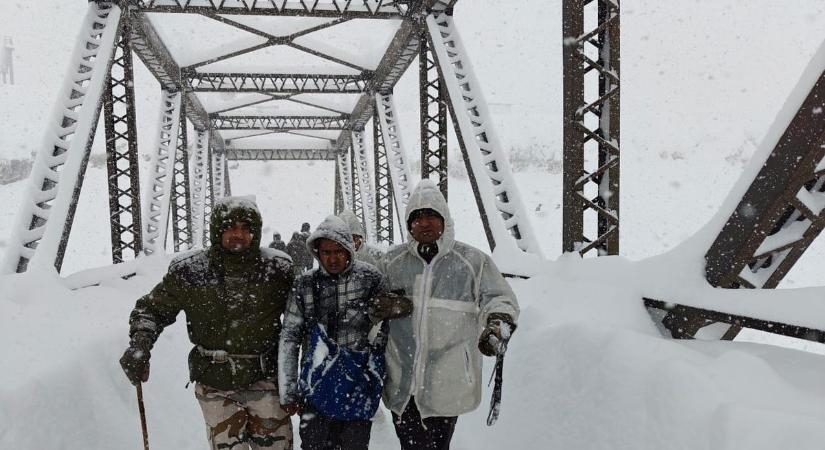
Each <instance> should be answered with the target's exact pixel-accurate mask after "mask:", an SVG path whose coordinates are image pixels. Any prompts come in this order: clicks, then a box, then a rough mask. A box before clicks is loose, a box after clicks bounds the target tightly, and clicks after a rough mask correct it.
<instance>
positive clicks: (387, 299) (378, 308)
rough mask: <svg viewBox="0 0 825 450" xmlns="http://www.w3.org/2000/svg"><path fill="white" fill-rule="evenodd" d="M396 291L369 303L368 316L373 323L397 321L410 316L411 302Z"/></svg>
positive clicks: (379, 296) (382, 295)
mask: <svg viewBox="0 0 825 450" xmlns="http://www.w3.org/2000/svg"><path fill="white" fill-rule="evenodd" d="M402 294H403V293H399V292H398V291H393V292H387V293H384V294H381V295H378V296H377V297H375V298H373V299H372V300H371V301H370V305H369V316H370V319H372V320H373V321H374V322H380V321H382V320H389V319H398V318H399V317H407V316H409V315H410V314H412V309H413V306H412V300H410V299H409V298H407V297H405V296H404V295H402Z"/></svg>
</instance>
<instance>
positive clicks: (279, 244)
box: [269, 231, 286, 252]
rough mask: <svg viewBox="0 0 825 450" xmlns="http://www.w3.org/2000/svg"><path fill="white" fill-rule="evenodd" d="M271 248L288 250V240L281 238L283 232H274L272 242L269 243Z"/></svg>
mask: <svg viewBox="0 0 825 450" xmlns="http://www.w3.org/2000/svg"><path fill="white" fill-rule="evenodd" d="M269 248H274V249H275V250H280V251H282V252H286V242H284V241H282V240H281V233H278V232H277V231H276V232H274V233H272V242H270V243H269Z"/></svg>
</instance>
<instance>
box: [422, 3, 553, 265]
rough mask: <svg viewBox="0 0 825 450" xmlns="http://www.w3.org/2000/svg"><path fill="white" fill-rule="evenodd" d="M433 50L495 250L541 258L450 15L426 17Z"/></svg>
mask: <svg viewBox="0 0 825 450" xmlns="http://www.w3.org/2000/svg"><path fill="white" fill-rule="evenodd" d="M427 29H428V32H429V35H430V39H431V42H432V44H433V45H432V47H433V51H434V52H435V55H436V59H437V62H438V66H439V69H440V72H441V74H442V77H443V78H444V82H445V84H446V86H447V92H448V94H449V100H450V105H451V107H450V112H451V114H452V116H453V121H454V124H455V129H456V134H457V135H458V138H459V139H458V141H459V144H460V145H461V149H462V153H463V154H464V157H465V159H466V161H467V163H468V164H467V168H468V172H469V173H470V178H471V181H473V182H474V183H473V186H474V189H473V190H474V193H475V194H476V201H477V203H478V206H479V212H481V215H482V221H483V222H484V225H485V227H484V228H485V232H486V233H487V239H488V242H489V244H490V248H491V250H493V251H494V252H498V253H499V254H500V255H503V254H507V255H514V256H515V257H518V256H520V255H521V254H523V253H522V252H526V253H530V254H533V255H538V256H540V255H541V249H540V248H539V245H538V241H537V240H536V237H535V233H534V232H533V229H532V225H531V224H530V219H529V216H528V215H527V213H526V210H525V208H524V205H523V204H522V201H521V196H520V194H519V192H518V188H517V187H516V184H515V181H514V180H513V178H512V171H511V170H510V163H509V161H508V159H507V155H506V154H505V153H504V151H503V149H502V146H501V143H500V142H499V140H498V137H497V136H496V133H495V130H494V128H493V122H492V120H491V119H490V116H489V111H488V107H487V103H486V102H485V100H484V97H483V95H482V93H481V85H480V83H479V82H478V80H477V79H476V77H475V74H474V73H473V69H472V65H471V64H470V60H469V57H468V55H467V53H466V50H465V49H464V45H463V43H462V40H461V38H460V36H459V34H458V31H457V30H456V27H455V25H454V24H453V19H452V17H451V16H450V15H449V14H446V13H434V14H431V15H429V16H427Z"/></svg>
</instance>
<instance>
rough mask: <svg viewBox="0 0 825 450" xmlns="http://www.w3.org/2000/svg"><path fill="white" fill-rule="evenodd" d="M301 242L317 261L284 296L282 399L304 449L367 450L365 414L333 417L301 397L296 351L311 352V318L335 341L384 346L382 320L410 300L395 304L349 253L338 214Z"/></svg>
mask: <svg viewBox="0 0 825 450" xmlns="http://www.w3.org/2000/svg"><path fill="white" fill-rule="evenodd" d="M306 246H307V249H308V250H309V251H310V252H311V253H312V254H313V255H314V256H315V258H316V259H318V262H319V266H320V267H318V268H316V269H312V270H310V271H308V272H306V273H304V274H303V275H302V276H301V277H300V278H298V279H297V280H296V282H295V284H294V286H293V290H292V292H291V293H290V296H289V299H288V300H287V309H286V313H285V314H284V326H283V330H282V331H281V340H280V348H279V352H278V364H279V372H278V386H279V389H280V393H281V404H282V405H283V409H284V410H285V411H287V413H289V414H294V413H296V412H299V411H302V414H301V426H300V436H301V447H302V448H303V449H305V450H316V449H317V450H326V449H332V448H335V449H343V450H366V449H367V448H368V445H369V438H370V428H371V426H372V424H371V422H370V421H369V420H350V421H343V420H336V419H335V418H332V417H327V416H325V415H323V414H322V413H321V412H320V411H319V409H318V408H317V407H315V405H312V404H311V403H310V402H309V401H308V400H306V399H304V398H302V392H300V389H299V385H298V376H299V368H300V367H299V358H298V353H299V350H302V352H301V353H302V354H303V356H302V357H301V360H302V361H306V360H307V359H309V358H311V357H313V355H312V354H308V353H312V352H308V349H307V340H308V339H307V337H308V334H309V332H310V331H311V330H310V328H311V327H312V323H313V320H312V319H311V318H314V320H315V321H317V323H318V324H319V325H321V326H323V327H324V329H325V331H326V332H327V333H328V334H329V337H330V338H331V339H332V340H333V341H334V342H335V343H336V344H337V345H338V346H339V347H345V348H348V349H350V350H354V351H364V350H366V349H367V347H368V346H376V347H378V348H379V349H383V347H384V345H385V343H386V322H382V321H383V320H385V319H390V318H394V317H397V316H398V315H400V314H405V313H406V314H409V312H410V305H409V301H408V300H406V303H407V305H406V308H402V309H403V310H401V309H399V308H398V306H399V302H398V298H397V297H393V296H391V295H390V294H387V293H386V283H385V280H384V277H383V276H382V275H381V273H380V272H379V271H378V269H377V268H376V267H375V266H372V265H370V264H365V263H363V262H360V261H357V260H356V259H355V258H354V257H353V255H354V254H355V247H354V245H353V242H352V235H351V234H350V229H349V227H348V226H347V224H346V223H344V221H343V220H341V219H339V218H338V217H336V216H329V217H327V218H326V219H325V220H324V221H323V222H321V224H320V225H318V229H317V230H315V232H314V233H312V235H311V236H310V237H309V238H308V239H307V243H306ZM402 303H403V302H402ZM376 327H377V328H380V329H381V331H380V332H379V333H377V336H376V338H375V339H374V340H371V339H370V335H371V331H375V330H373V328H376ZM354 406H355V405H354Z"/></svg>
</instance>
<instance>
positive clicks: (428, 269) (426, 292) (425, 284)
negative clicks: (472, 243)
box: [411, 264, 432, 393]
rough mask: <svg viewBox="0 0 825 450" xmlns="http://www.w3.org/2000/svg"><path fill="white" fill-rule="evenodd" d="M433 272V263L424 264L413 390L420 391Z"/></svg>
mask: <svg viewBox="0 0 825 450" xmlns="http://www.w3.org/2000/svg"><path fill="white" fill-rule="evenodd" d="M431 273H432V265H431V264H426V265H424V271H423V272H422V273H421V276H422V280H421V311H420V313H419V315H418V333H417V337H418V342H416V346H415V363H414V364H413V389H411V391H413V392H415V393H418V390H419V389H420V388H421V386H422V383H421V377H422V376H423V370H422V367H421V366H422V361H421V359H422V356H423V353H424V352H423V349H422V347H423V346H424V340H425V336H424V333H426V331H427V330H426V327H425V324H424V315H425V314H426V313H427V298H428V297H430V289H431V285H432V283H431V281H432V280H431V279H432V277H431V275H430V274H431Z"/></svg>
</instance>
